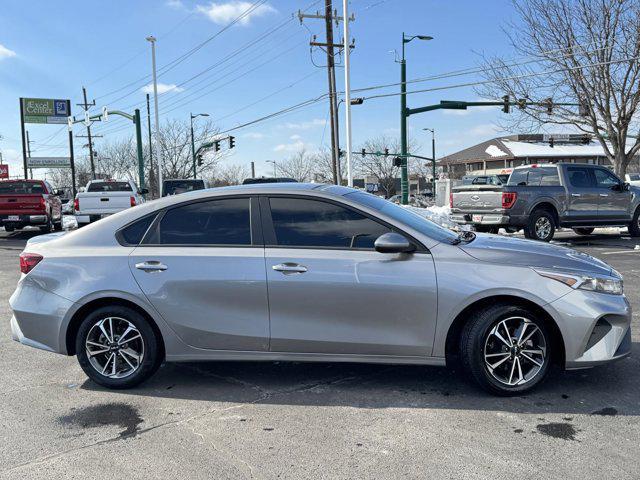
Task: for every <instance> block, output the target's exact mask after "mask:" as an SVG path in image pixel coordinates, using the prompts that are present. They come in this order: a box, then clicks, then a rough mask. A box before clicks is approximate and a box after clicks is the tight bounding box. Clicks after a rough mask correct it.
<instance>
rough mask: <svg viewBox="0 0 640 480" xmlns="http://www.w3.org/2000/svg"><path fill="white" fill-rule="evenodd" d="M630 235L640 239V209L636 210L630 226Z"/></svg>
mask: <svg viewBox="0 0 640 480" xmlns="http://www.w3.org/2000/svg"><path fill="white" fill-rule="evenodd" d="M629 235H631V236H632V237H640V207H638V208H636V211H635V213H634V214H633V219H632V220H631V223H630V224H629Z"/></svg>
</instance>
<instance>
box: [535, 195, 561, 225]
mask: <svg viewBox="0 0 640 480" xmlns="http://www.w3.org/2000/svg"><path fill="white" fill-rule="evenodd" d="M536 210H546V211H548V212H551V214H552V215H553V221H554V223H555V226H556V228H558V227H559V226H560V216H559V215H558V207H557V206H556V204H555V203H554V202H553V201H552V200H550V199H541V200H539V201H538V202H536V203H535V204H534V205H533V207H531V209H530V210H529V215H532V214H533V212H535V211H536Z"/></svg>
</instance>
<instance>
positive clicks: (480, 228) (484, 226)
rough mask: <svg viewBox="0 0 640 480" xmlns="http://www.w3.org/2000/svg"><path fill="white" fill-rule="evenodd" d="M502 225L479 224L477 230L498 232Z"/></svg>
mask: <svg viewBox="0 0 640 480" xmlns="http://www.w3.org/2000/svg"><path fill="white" fill-rule="evenodd" d="M499 230H500V227H488V226H486V225H477V226H476V232H481V233H493V234H497V233H498V231H499Z"/></svg>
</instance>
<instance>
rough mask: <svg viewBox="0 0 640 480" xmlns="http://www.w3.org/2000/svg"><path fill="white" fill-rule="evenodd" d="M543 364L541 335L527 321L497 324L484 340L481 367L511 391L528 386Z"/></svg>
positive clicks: (516, 319)
mask: <svg viewBox="0 0 640 480" xmlns="http://www.w3.org/2000/svg"><path fill="white" fill-rule="evenodd" d="M546 361H547V345H546V340H545V336H544V333H543V332H542V330H541V329H540V327H538V326H537V325H536V324H535V323H534V322H532V321H531V320H529V319H527V318H524V317H510V318H507V319H504V320H501V321H499V322H498V323H497V324H495V325H494V326H493V327H492V328H491V330H489V333H488V334H487V336H486V339H485V344H484V362H485V367H486V368H487V370H488V371H489V373H490V374H491V376H492V377H493V378H495V379H496V380H497V381H498V382H500V383H502V384H503V385H507V386H510V387H514V386H519V385H524V384H526V383H529V382H531V381H532V380H533V379H534V378H535V377H536V376H537V375H538V373H539V372H540V371H541V370H542V368H543V366H544V364H545V362H546Z"/></svg>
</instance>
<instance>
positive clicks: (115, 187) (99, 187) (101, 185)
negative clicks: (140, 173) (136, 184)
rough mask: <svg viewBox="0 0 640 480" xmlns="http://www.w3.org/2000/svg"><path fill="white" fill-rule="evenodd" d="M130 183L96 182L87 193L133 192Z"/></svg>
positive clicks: (91, 184) (90, 185)
mask: <svg viewBox="0 0 640 480" xmlns="http://www.w3.org/2000/svg"><path fill="white" fill-rule="evenodd" d="M131 191H132V189H131V184H130V183H129V182H94V183H90V184H89V188H87V192H131Z"/></svg>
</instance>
